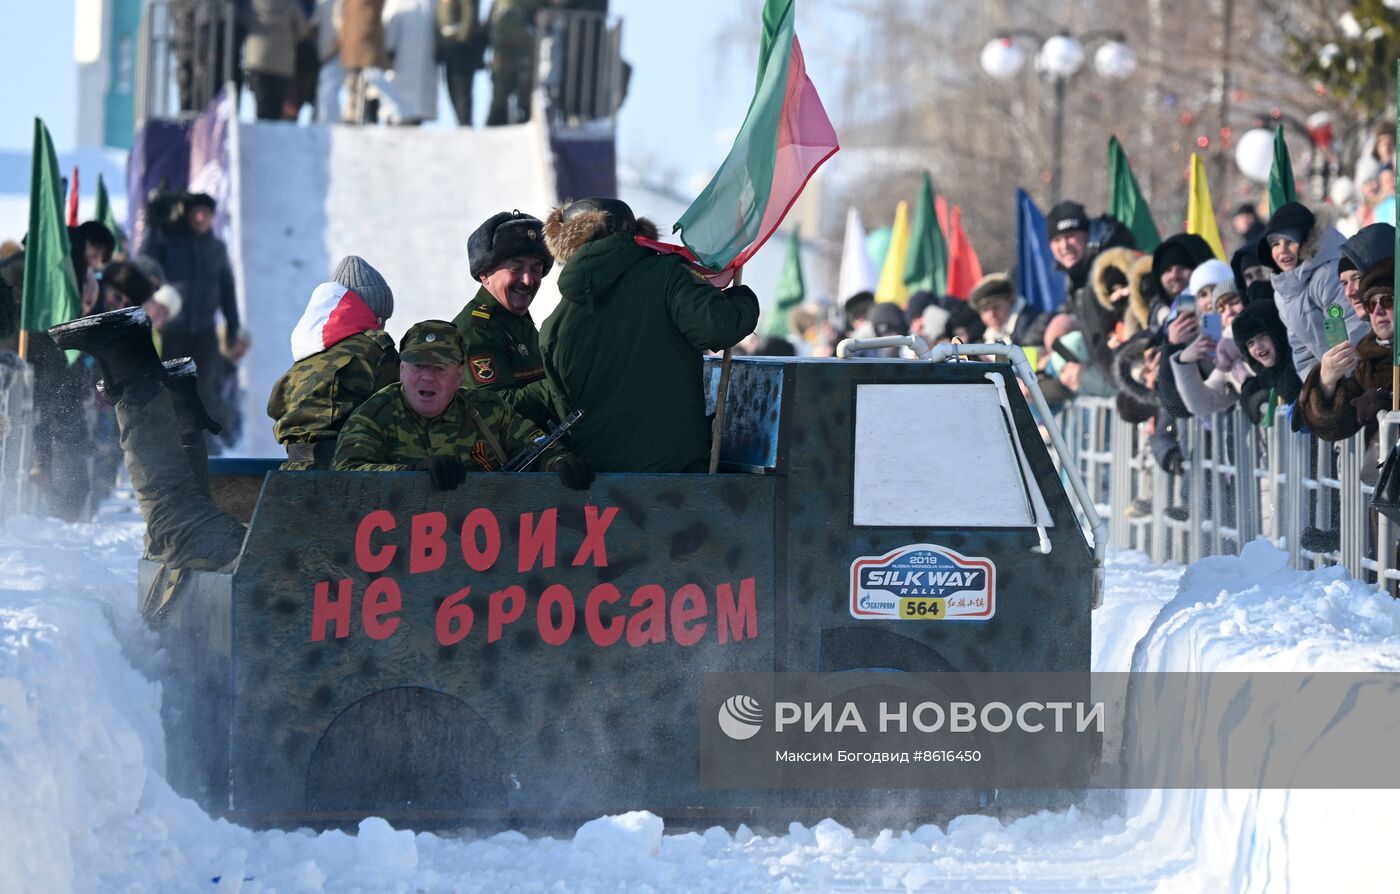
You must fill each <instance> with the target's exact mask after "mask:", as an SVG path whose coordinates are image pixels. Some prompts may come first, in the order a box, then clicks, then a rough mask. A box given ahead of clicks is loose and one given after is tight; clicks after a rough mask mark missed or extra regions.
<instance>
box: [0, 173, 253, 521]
mask: <svg viewBox="0 0 1400 894" xmlns="http://www.w3.org/2000/svg"><path fill="white" fill-rule="evenodd" d="M214 207H215V205H214V200H213V199H212V198H211V197H209V196H207V195H204V194H185V195H175V196H171V195H161V196H158V197H157V198H156V199H155V200H153V202H152V210H153V212H154V213H153V214H152V215H151V220H152V222H153V231H152V233H151V235H150V236H149V238H148V239H147V240H146V244H145V246H144V247H143V253H142V254H140V255H136V256H131V257H128V256H126V255H125V254H124V253H123V252H122V250H121V249H120V248H119V243H118V236H119V235H120V234H115V233H113V232H112V231H111V230H109V229H108V228H107V227H106V226H105V225H104V224H102V223H100V222H98V221H95V220H90V221H87V222H85V223H83V224H81V225H79V226H76V227H70V228H69V230H68V239H69V247H70V252H69V260H70V262H71V264H72V267H73V274H74V277H75V281H76V283H77V285H78V294H79V314H80V316H84V317H87V316H93V315H96V314H100V313H103V312H105V311H110V310H117V309H120V308H125V307H142V308H144V309H145V310H146V313H147V314H148V315H149V316H150V318H151V321H152V323H153V326H154V329H153V341H154V342H155V347H156V349H157V350H158V351H159V353H160V355H161V357H162V358H163V359H165V360H171V361H173V360H176V359H180V358H188V357H193V358H194V359H195V360H196V362H197V364H198V368H199V371H200V375H199V384H200V389H201V397H202V398H203V399H204V403H205V406H206V407H207V408H208V409H209V413H210V415H211V416H212V417H213V418H214V420H215V422H216V426H215V427H221V428H222V437H221V438H212V437H211V438H210V440H209V443H208V445H207V446H208V449H209V451H210V452H212V453H219V452H222V449H223V448H224V447H225V446H226V445H228V444H231V443H233V441H234V440H236V438H237V433H238V430H239V423H240V419H239V418H238V410H237V401H236V399H235V394H234V390H235V389H236V387H237V376H236V374H235V373H236V370H237V363H238V361H239V360H240V359H241V358H242V357H243V355H244V354H245V353H246V352H247V349H248V344H249V343H248V338H247V336H246V334H244V333H243V332H242V330H241V329H240V326H239V315H238V305H237V300H236V296H235V292H234V279H233V270H232V267H231V266H230V264H229V260H228V253H227V250H226V249H225V247H224V244H223V242H222V241H221V240H220V239H218V237H216V236H215V235H214V234H213V213H214ZM24 258H25V248H24V247H23V245H22V244H21V243H19V242H16V241H6V242H3V243H0V358H17V357H18V355H19V353H20V344H19V342H20V334H19V308H20V300H21V296H22V295H23V292H24ZM24 360H25V362H27V363H28V365H29V367H30V368H31V369H32V371H33V383H34V388H33V395H34V396H33V402H34V403H33V406H34V429H33V445H32V448H31V450H30V465H29V468H28V469H26V470H24V471H23V474H24V475H25V477H27V478H28V479H29V480H30V481H31V482H33V483H34V484H35V485H36V486H37V487H38V488H39V490H40V492H41V493H42V494H43V495H44V503H45V505H46V508H47V511H48V512H49V514H51V515H53V516H55V517H57V518H61V519H64V520H65V521H85V520H87V519H89V518H90V517H91V516H92V513H93V511H94V510H95V508H96V507H97V506H98V505H99V504H100V503H101V501H102V499H103V498H104V497H106V496H107V494H108V493H110V492H111V490H112V488H113V486H114V485H115V483H116V480H117V475H118V472H119V470H120V466H121V449H120V446H119V444H118V432H117V426H116V422H115V419H114V417H113V414H112V408H111V406H110V403H109V402H108V401H107V399H106V397H105V396H104V395H103V393H102V391H101V389H100V388H99V387H98V382H99V378H100V374H99V372H98V370H97V367H96V366H95V365H94V363H93V361H92V359H91V358H90V357H88V356H86V355H78V357H77V358H76V359H75V360H73V361H72V362H70V359H69V357H68V356H66V355H65V353H64V352H63V351H61V350H59V349H58V347H57V346H56V345H55V344H54V342H53V339H51V338H50V337H49V336H48V335H47V334H45V333H41V332H31V333H28V334H27V343H26V345H25V349H24ZM15 362H17V360H16V361H15Z"/></svg>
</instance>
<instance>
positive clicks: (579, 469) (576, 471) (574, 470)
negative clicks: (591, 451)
mask: <svg viewBox="0 0 1400 894" xmlns="http://www.w3.org/2000/svg"><path fill="white" fill-rule="evenodd" d="M554 471H556V472H558V473H559V481H560V482H561V483H563V485H564V486H565V487H567V488H568V489H569V490H588V485H590V484H592V483H593V477H594V476H593V467H592V466H590V465H589V464H588V460H586V459H584V458H583V457H581V456H574V455H573V454H572V453H566V454H565V455H563V456H561V457H559V459H557V460H555V462H554Z"/></svg>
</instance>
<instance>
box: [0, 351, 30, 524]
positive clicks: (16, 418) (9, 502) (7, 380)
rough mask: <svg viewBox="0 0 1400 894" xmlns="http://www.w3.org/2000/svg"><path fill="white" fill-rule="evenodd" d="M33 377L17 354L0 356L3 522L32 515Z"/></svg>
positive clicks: (0, 502)
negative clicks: (30, 478)
mask: <svg viewBox="0 0 1400 894" xmlns="http://www.w3.org/2000/svg"><path fill="white" fill-rule="evenodd" d="M33 451H34V374H33V372H32V371H31V370H30V368H29V364H27V363H25V362H24V361H23V360H21V359H19V357H17V356H16V355H14V354H10V353H8V352H6V353H0V521H5V520H8V519H11V518H14V517H15V516H16V515H19V514H21V513H28V512H30V511H32V509H33V505H32V501H33V500H34V499H35V494H34V493H33V491H32V489H31V487H30V485H29V466H30V461H31V457H32V456H33Z"/></svg>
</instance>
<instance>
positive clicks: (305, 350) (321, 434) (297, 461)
mask: <svg viewBox="0 0 1400 894" xmlns="http://www.w3.org/2000/svg"><path fill="white" fill-rule="evenodd" d="M393 313H394V293H393V290H391V289H390V288H389V284H388V283H387V282H385V281H384V277H383V276H382V275H381V274H380V273H379V271H378V270H375V269H374V268H373V267H371V266H370V265H369V263H368V262H366V261H365V259H364V258H361V257H357V256H355V255H350V256H348V257H346V258H344V259H343V260H341V262H340V263H339V264H337V265H336V267H335V272H334V273H333V274H332V275H331V281H330V282H324V283H321V284H320V285H319V286H317V287H316V288H315V290H314V291H312V293H311V298H310V300H309V301H308V302H307V305H306V310H305V311H304V312H303V313H302V316H301V320H300V321H299V322H298V323H297V325H296V328H294V329H293V330H292V338H291V348H292V367H291V369H289V370H287V373H286V374H285V375H284V376H282V378H281V379H279V380H278V381H277V384H275V385H274V386H272V394H271V396H270V397H269V399H268V402H267V414H268V416H270V417H271V418H272V420H273V422H274V425H273V434H274V435H276V437H277V440H278V441H279V442H280V443H281V444H282V445H283V446H284V447H286V448H287V461H286V462H285V463H283V464H282V468H283V469H284V470H287V471H297V470H302V469H329V468H330V461H331V457H332V455H333V454H334V453H335V441H336V437H337V436H338V435H339V434H340V427H341V426H342V425H343V424H344V423H345V420H346V419H348V418H349V417H350V414H351V413H353V412H354V411H355V409H356V408H357V407H359V405H360V404H362V403H364V401H365V399H366V398H368V397H369V396H370V395H372V394H374V393H375V392H376V391H378V390H379V389H381V388H384V387H385V386H387V385H391V384H393V383H394V382H397V381H398V380H399V355H398V350H397V349H396V348H395V345H394V340H393V339H392V338H390V337H389V335H388V333H386V332H385V331H384V321H385V320H387V319H389V317H390V316H392V315H393Z"/></svg>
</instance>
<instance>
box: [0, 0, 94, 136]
mask: <svg viewBox="0 0 1400 894" xmlns="http://www.w3.org/2000/svg"><path fill="white" fill-rule="evenodd" d="M20 5H23V7H24V9H23V12H21V11H20V10H18V9H10V10H8V11H7V13H6V15H5V32H6V40H5V50H4V52H2V53H0V89H3V90H4V91H5V99H4V102H0V149H28V148H29V147H30V146H31V145H32V143H33V140H34V117H35V116H36V115H37V116H39V117H40V118H43V119H44V123H45V124H47V125H48V126H49V132H50V133H51V134H53V138H54V143H55V144H56V146H57V148H58V150H59V151H60V152H62V151H65V150H68V149H74V148H77V147H76V146H74V140H75V139H76V138H77V130H78V122H77V115H78V112H77V98H76V97H77V90H78V68H77V65H76V64H75V63H74V62H73V0H38V2H28V3H23V4H21V3H20V0H15V4H14V6H16V7H18V6H20Z"/></svg>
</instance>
